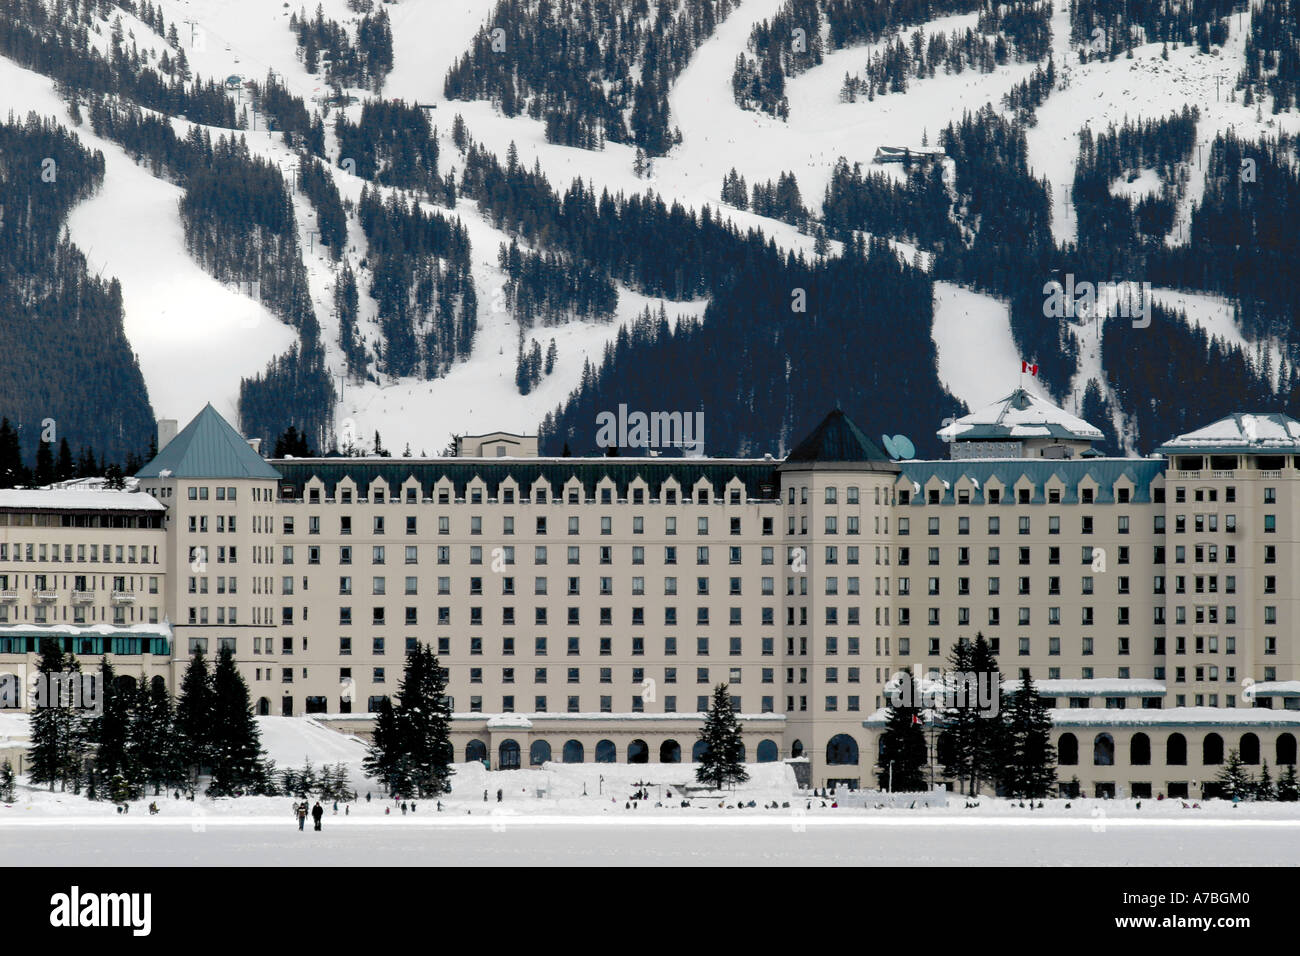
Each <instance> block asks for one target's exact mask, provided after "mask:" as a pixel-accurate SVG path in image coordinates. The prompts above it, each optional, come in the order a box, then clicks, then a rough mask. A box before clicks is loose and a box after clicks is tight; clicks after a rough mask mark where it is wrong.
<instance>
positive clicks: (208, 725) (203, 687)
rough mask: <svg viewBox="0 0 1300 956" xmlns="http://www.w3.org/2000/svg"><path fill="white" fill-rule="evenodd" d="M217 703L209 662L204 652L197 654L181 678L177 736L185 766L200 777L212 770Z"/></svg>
mask: <svg viewBox="0 0 1300 956" xmlns="http://www.w3.org/2000/svg"><path fill="white" fill-rule="evenodd" d="M215 708H216V701H215V699H214V698H213V694H212V682H211V679H210V678H209V676H208V662H207V661H206V660H205V659H204V657H203V652H202V651H195V652H194V656H193V657H191V658H190V663H189V666H188V667H186V668H185V676H184V677H182V678H181V692H180V697H179V698H178V699H177V701H176V736H177V743H178V748H179V752H180V758H181V762H182V764H183V766H185V767H186V768H192V770H193V772H194V773H195V774H196V775H197V774H199V773H202V772H203V768H204V767H210V766H212V757H213V740H212V731H213V714H214V711H215Z"/></svg>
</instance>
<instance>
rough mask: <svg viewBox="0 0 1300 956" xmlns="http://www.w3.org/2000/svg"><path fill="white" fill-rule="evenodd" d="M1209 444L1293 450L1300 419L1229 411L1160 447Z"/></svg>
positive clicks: (1299, 436)
mask: <svg viewBox="0 0 1300 956" xmlns="http://www.w3.org/2000/svg"><path fill="white" fill-rule="evenodd" d="M1207 446H1208V447H1217V448H1222V447H1231V448H1241V449H1247V450H1251V451H1269V450H1277V451H1290V450H1293V449H1296V448H1297V447H1300V422H1297V421H1296V420H1295V419H1294V418H1290V417H1288V416H1286V415H1281V414H1267V415H1246V414H1238V415H1228V416H1226V417H1224V418H1220V419H1219V420H1218V421H1216V422H1212V423H1211V424H1209V425H1206V426H1205V427H1204V428H1198V429H1196V430H1195V431H1190V432H1186V433H1185V434H1182V435H1179V436H1178V437H1177V438H1171V439H1170V440H1169V441H1167V442H1165V444H1164V445H1162V446H1161V448H1162V449H1164V448H1168V449H1172V450H1177V449H1182V448H1205V447H1207Z"/></svg>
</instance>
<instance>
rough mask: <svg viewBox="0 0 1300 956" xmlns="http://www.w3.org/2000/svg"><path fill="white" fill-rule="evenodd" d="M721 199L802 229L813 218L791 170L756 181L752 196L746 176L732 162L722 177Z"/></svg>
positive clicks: (731, 204) (806, 226)
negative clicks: (746, 185) (773, 177)
mask: <svg viewBox="0 0 1300 956" xmlns="http://www.w3.org/2000/svg"><path fill="white" fill-rule="evenodd" d="M722 201H723V202H724V203H726V204H727V205H729V206H735V207H736V208H737V209H752V210H753V211H754V212H755V213H757V214H758V215H760V216H770V217H772V218H773V219H780V220H781V221H782V222H788V223H790V224H791V225H792V226H795V227H797V228H798V229H800V230H807V229H808V228H809V223H810V222H811V221H812V218H813V217H812V213H810V212H809V211H808V209H807V208H806V207H805V206H804V204H803V197H802V196H801V195H800V194H799V180H798V179H796V178H795V175H794V173H792V172H785V173H782V174H781V175H780V176H778V177H777V178H776V180H775V181H773V180H770V179H769V180H768V181H767V182H765V183H758V182H756V183H754V188H753V194H752V196H751V195H750V194H749V193H748V192H747V190H746V188H745V177H744V176H742V175H740V174H739V173H738V172H736V167H734V166H733V167H731V171H730V172H729V173H727V175H726V176H724V177H723V179H722Z"/></svg>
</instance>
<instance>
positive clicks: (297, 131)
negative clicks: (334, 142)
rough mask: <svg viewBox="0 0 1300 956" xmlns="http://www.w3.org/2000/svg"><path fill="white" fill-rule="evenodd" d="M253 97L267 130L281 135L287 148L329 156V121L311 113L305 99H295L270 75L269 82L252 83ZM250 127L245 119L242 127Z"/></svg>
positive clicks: (267, 79)
mask: <svg viewBox="0 0 1300 956" xmlns="http://www.w3.org/2000/svg"><path fill="white" fill-rule="evenodd" d="M249 94H250V95H251V97H252V100H253V106H254V107H255V108H256V109H258V110H260V111H262V112H263V113H264V114H265V122H266V124H267V129H270V130H273V131H275V132H278V133H280V135H281V137H282V138H283V139H284V142H285V145H287V146H289V147H290V148H291V149H298V150H306V151H307V152H309V153H311V154H312V155H314V156H324V155H325V122H324V121H323V120H322V119H321V118H320V115H319V114H317V115H314V116H313V115H312V114H310V113H308V112H307V105H306V104H305V103H304V102H303V100H302V97H301V96H294V95H293V94H292V93H290V92H289V90H288V89H287V88H286V87H285V85H284V84H283V83H282V82H280V81H279V80H277V79H276V78H275V77H274V75H272V74H269V73H268V74H267V77H266V82H265V83H260V84H259V83H256V82H254V83H253V84H252V86H251V88H250V90H249ZM247 125H248V122H247V117H246V116H241V117H240V127H241V128H247Z"/></svg>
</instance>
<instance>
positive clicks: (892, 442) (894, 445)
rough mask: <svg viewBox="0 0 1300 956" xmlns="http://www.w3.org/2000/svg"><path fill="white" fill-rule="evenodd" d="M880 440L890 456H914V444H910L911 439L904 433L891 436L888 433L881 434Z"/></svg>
mask: <svg viewBox="0 0 1300 956" xmlns="http://www.w3.org/2000/svg"><path fill="white" fill-rule="evenodd" d="M880 440H881V443H882V444H883V445H884V446H885V451H886V452H887V453H888V454H889V457H890V458H915V457H916V446H915V445H913V444H912V442H911V439H909V438H908V437H907V436H906V435H895V436H894V437H893V438H890V437H889V436H888V435H881V436H880Z"/></svg>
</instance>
